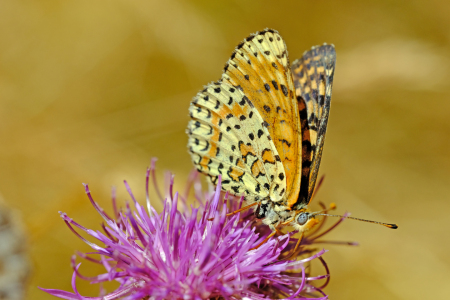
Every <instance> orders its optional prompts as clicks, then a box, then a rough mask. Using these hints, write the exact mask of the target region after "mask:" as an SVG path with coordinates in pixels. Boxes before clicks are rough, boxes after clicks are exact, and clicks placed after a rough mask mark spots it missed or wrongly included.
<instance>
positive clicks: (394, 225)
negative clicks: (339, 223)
mask: <svg viewBox="0 0 450 300" xmlns="http://www.w3.org/2000/svg"><path fill="white" fill-rule="evenodd" d="M313 215H314V216H327V217H339V218H346V219H352V220H357V221H362V222H367V223H374V224H379V225H383V226H386V227H387V228H392V229H397V228H398V226H397V224H389V223H383V222H377V221H372V220H366V219H360V218H354V217H348V216H341V215H329V214H322V213H315V214H313Z"/></svg>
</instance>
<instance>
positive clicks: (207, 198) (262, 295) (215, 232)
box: [41, 160, 329, 300]
mask: <svg viewBox="0 0 450 300" xmlns="http://www.w3.org/2000/svg"><path fill="white" fill-rule="evenodd" d="M150 176H152V178H153V182H154V187H155V189H156V191H157V193H158V195H160V198H161V200H162V201H163V211H162V212H161V213H159V214H158V213H157V212H156V210H155V209H154V208H153V207H152V205H151V204H150V200H149V179H150ZM146 183H147V184H146V192H147V194H146V195H147V210H146V209H145V208H144V207H143V206H141V205H140V204H139V203H138V202H137V200H136V199H135V197H134V195H133V193H132V192H131V189H130V187H129V186H128V184H127V183H126V182H125V186H126V188H127V190H128V193H129V194H130V197H131V199H132V202H133V204H134V207H135V209H132V208H131V207H130V205H129V203H127V205H126V209H125V210H124V211H118V209H117V207H116V200H115V196H114V193H113V207H114V212H115V216H114V218H113V217H110V216H108V215H107V214H106V213H105V212H104V211H103V209H101V208H100V207H99V206H98V205H97V203H96V202H95V201H94V199H93V197H92V195H91V193H90V190H89V187H88V185H85V191H86V194H87V196H88V198H89V200H90V201H91V203H92V205H93V206H94V208H95V209H96V210H97V212H98V213H99V214H100V215H101V216H102V217H103V219H104V221H105V225H103V226H102V227H103V232H102V231H98V230H97V231H95V230H91V229H87V228H85V227H83V226H82V225H80V224H78V223H77V222H75V221H74V220H72V219H71V218H70V217H68V216H67V215H66V214H65V213H61V212H60V215H61V217H62V218H63V220H64V221H65V223H66V224H67V226H68V227H69V228H70V230H71V231H72V232H73V233H74V234H75V235H76V236H78V237H79V238H80V239H82V240H83V241H84V242H85V243H87V244H88V245H89V246H90V247H92V249H94V251H95V252H94V253H90V254H99V255H100V257H101V259H100V260H96V259H94V258H92V257H91V256H90V254H83V253H78V255H79V256H80V257H81V258H84V259H86V260H88V261H90V262H93V263H97V264H101V265H103V267H104V268H105V273H103V274H100V275H98V276H95V277H86V276H84V275H82V274H81V273H80V271H79V268H80V264H77V263H76V262H75V257H72V268H73V270H74V272H73V276H72V288H73V293H71V292H67V291H62V290H54V289H44V288H41V290H43V291H45V292H47V293H49V294H51V295H53V296H56V297H59V298H63V299H77V300H79V299H119V298H121V299H130V300H134V299H155V300H156V299H214V298H215V299H221V298H223V299H244V298H251V299H271V298H272V299H273V298H276V299H280V298H287V297H288V298H289V299H309V297H312V298H318V299H328V297H327V296H326V295H325V293H324V292H323V291H322V288H323V287H324V286H326V284H327V283H328V280H329V272H328V267H327V266H326V264H325V262H324V261H323V259H322V257H321V256H322V255H323V254H324V253H325V250H321V251H318V252H316V253H314V252H312V250H311V249H308V248H305V247H301V248H300V249H302V250H301V251H300V253H298V254H297V255H296V256H293V257H294V258H299V257H302V259H298V260H292V259H291V260H290V259H286V258H288V257H287V256H289V255H290V254H289V253H290V251H291V250H292V249H293V248H294V245H295V243H296V240H295V239H293V238H291V235H290V234H287V235H284V236H280V237H277V238H272V239H270V240H269V241H268V242H266V243H265V244H263V245H262V246H261V247H259V248H257V249H254V250H252V248H253V247H255V246H256V245H258V244H259V243H260V242H261V241H262V240H263V239H264V238H265V236H267V234H269V232H267V226H266V225H263V224H261V223H258V222H257V221H256V220H255V218H254V216H253V214H252V212H251V211H244V212H241V213H238V214H235V215H232V216H228V217H227V216H226V214H227V213H230V212H233V211H235V210H237V209H239V208H240V207H241V206H242V204H243V198H240V199H239V198H236V197H231V196H229V195H228V194H225V195H223V193H221V192H220V189H221V183H220V179H219V183H218V185H217V187H216V189H215V191H211V192H209V193H203V192H202V190H201V185H200V182H199V180H198V178H197V176H196V173H193V174H192V175H191V176H190V179H189V184H188V188H187V190H186V192H185V193H184V195H183V196H181V195H180V194H179V193H178V192H177V193H175V194H173V177H172V178H171V179H170V184H169V188H168V192H167V195H166V197H165V199H164V200H163V198H162V197H161V193H160V192H159V188H158V186H157V184H156V179H155V160H153V161H152V165H151V167H150V168H149V169H147V175H146ZM191 186H194V194H195V200H196V205H195V206H193V205H191V206H190V208H188V203H187V202H186V200H187V195H188V194H189V189H190V187H191ZM180 207H181V208H180ZM211 218H213V220H212V221H211V220H208V219H211ZM77 230H79V231H84V232H85V233H87V234H88V235H90V236H91V237H93V238H94V239H96V240H97V241H98V242H99V243H101V244H103V245H100V244H99V243H94V242H90V241H88V240H86V239H85V238H83V237H82V236H81V235H80V234H79V233H78V232H77ZM313 235H314V233H313ZM317 237H318V236H317V234H316V238H317ZM316 238H314V237H312V236H311V235H310V236H308V237H306V238H304V240H303V241H302V245H309V244H312V243H314V242H315V239H316ZM305 255H309V256H307V257H304V256H305ZM314 259H319V260H320V261H321V262H322V263H323V264H324V266H325V269H326V271H327V274H324V275H322V276H317V277H309V276H308V275H307V271H306V268H307V266H308V263H309V262H310V261H312V260H314ZM77 277H78V278H80V279H83V280H87V281H89V282H91V283H102V282H105V281H112V280H115V281H117V282H119V283H120V286H119V287H118V288H117V289H116V290H115V291H113V292H111V293H108V294H105V293H104V295H103V296H100V297H83V296H81V295H80V294H79V292H78V291H77V288H76V278H77ZM320 279H327V281H326V283H325V284H324V285H322V287H315V286H314V285H313V283H314V281H317V280H320Z"/></svg>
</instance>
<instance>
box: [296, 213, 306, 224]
mask: <svg viewBox="0 0 450 300" xmlns="http://www.w3.org/2000/svg"><path fill="white" fill-rule="evenodd" d="M307 221H308V214H307V213H301V214H299V215H298V217H297V223H298V224H300V225H305V223H306V222H307Z"/></svg>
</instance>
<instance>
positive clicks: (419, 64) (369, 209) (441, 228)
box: [0, 0, 450, 299]
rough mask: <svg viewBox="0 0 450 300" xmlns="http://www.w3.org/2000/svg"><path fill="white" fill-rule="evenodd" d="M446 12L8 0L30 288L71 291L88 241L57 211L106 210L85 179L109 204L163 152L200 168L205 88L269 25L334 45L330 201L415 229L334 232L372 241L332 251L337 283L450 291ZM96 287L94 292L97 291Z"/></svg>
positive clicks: (340, 294) (16, 186)
mask: <svg viewBox="0 0 450 300" xmlns="http://www.w3.org/2000/svg"><path fill="white" fill-rule="evenodd" d="M448 15H450V2H448V1H438V0H430V1H418V0H410V1H382V0H379V1H372V0H369V1H356V0H348V1H334V0H333V1H332V0H323V1H308V0H296V1H282V2H280V1H279V2H274V1H256V0H254V1H237V0H236V1H182V0H179V1H175V0H167V1H156V0H154V1H150V0H134V1H124V0H108V1H106V0H99V1H87V0H77V1H73V0H69V1H67V0H52V1H51V0H34V1H30V0H3V1H1V2H0V124H1V126H0V145H1V146H0V192H1V193H2V195H3V196H4V198H5V200H6V202H7V203H8V204H9V205H10V206H12V207H15V208H17V209H19V210H20V211H21V212H22V215H23V217H24V220H25V222H26V225H27V229H28V232H29V241H30V244H31V245H30V255H31V258H32V261H33V273H32V278H31V280H30V282H29V287H28V298H29V299H50V296H48V295H45V294H44V293H43V292H41V291H39V290H38V289H37V288H36V286H37V285H39V286H45V287H52V288H59V289H66V290H70V277H71V273H72V271H71V269H70V266H69V256H70V255H71V254H72V253H73V251H74V249H82V250H83V251H87V250H88V249H87V248H85V249H83V248H82V247H83V245H82V244H81V242H80V241H78V240H77V239H75V238H74V239H73V240H68V239H67V236H70V235H68V234H67V228H66V227H65V226H63V224H62V221H61V219H60V218H59V215H58V214H57V211H58V210H63V211H65V212H67V213H69V214H70V215H71V216H73V217H74V218H77V220H79V221H80V223H83V224H86V226H87V227H93V228H96V226H97V225H98V223H99V222H101V220H99V219H98V217H97V214H95V213H94V212H93V211H92V208H91V207H90V205H89V202H88V200H87V198H86V197H85V195H84V194H83V187H82V185H81V182H88V183H89V184H90V187H91V188H92V192H93V193H94V195H95V198H96V199H103V200H102V201H103V202H101V204H102V203H109V188H110V185H111V184H115V185H120V184H121V181H122V180H123V179H125V178H126V179H127V180H128V181H129V182H130V184H131V185H132V187H139V186H143V184H144V181H143V179H142V178H143V176H142V175H143V174H144V172H145V167H146V166H147V165H148V164H149V160H150V157H151V156H157V157H159V166H160V170H162V169H163V168H167V169H171V170H172V171H173V172H174V173H175V174H176V175H177V176H178V177H180V178H181V179H184V178H185V177H186V176H187V174H188V172H189V171H190V170H191V168H192V165H191V163H190V161H189V155H188V154H187V151H186V142H187V138H186V136H185V133H184V130H185V126H186V124H187V121H188V116H187V108H188V106H189V101H190V100H191V98H192V97H193V96H194V95H195V94H196V92H197V91H198V90H199V89H201V88H202V86H203V85H205V84H206V83H208V82H211V81H213V80H217V79H218V78H219V76H220V74H221V70H222V67H223V65H224V64H225V62H226V60H227V59H228V57H229V55H230V54H231V52H232V50H233V49H234V47H235V46H236V45H237V44H238V43H239V42H240V41H241V40H243V39H244V38H245V37H246V36H247V35H248V34H250V33H252V32H256V31H257V30H261V29H264V28H266V27H271V28H274V29H277V30H278V31H279V32H280V33H281V35H282V36H283V37H284V39H285V40H286V43H287V46H288V49H289V54H290V58H291V61H292V60H293V59H295V58H297V57H299V56H300V55H301V54H302V53H303V51H305V50H307V49H309V48H310V47H311V46H312V45H316V44H322V43H323V42H327V43H333V44H335V46H336V52H337V66H336V73H335V83H334V90H333V93H334V94H333V98H332V99H333V100H332V107H331V118H330V121H329V125H328V133H327V141H326V145H325V150H324V155H323V160H322V167H321V173H322V174H326V177H327V178H326V180H325V183H324V186H323V187H322V188H321V190H320V192H319V193H318V194H317V199H316V200H321V201H324V202H325V203H329V202H336V203H337V204H338V212H339V213H343V212H344V211H345V210H349V211H351V212H352V213H353V216H357V217H363V218H369V219H375V220H379V221H386V222H395V223H398V224H399V229H398V230H396V231H394V230H388V229H386V228H382V227H377V226H374V225H369V224H364V223H357V222H352V221H348V222H345V224H343V225H342V228H341V229H340V230H338V231H336V232H334V233H333V234H332V235H334V237H335V238H336V239H338V240H345V239H346V240H357V241H359V242H360V243H361V246H360V247H357V248H355V247H353V248H347V247H338V246H336V247H333V248H332V251H330V252H328V253H327V254H326V255H325V258H326V260H327V262H328V264H329V266H330V268H331V275H332V280H331V283H330V286H329V287H328V288H327V293H328V294H330V296H331V297H332V298H339V299H345V298H349V299H353V298H356V297H357V296H359V297H361V298H364V299H383V298H386V299H422V298H436V299H443V298H445V297H446V296H447V295H448V294H449V293H450V290H449V287H448V284H447V281H448V278H449V275H450V260H449V258H448V255H447V253H446V252H447V249H448V248H449V246H450V242H449V240H448V239H446V238H445V237H446V236H447V235H448V233H447V231H448V228H449V226H450V219H449V218H448V216H447V215H448V212H449V211H450V201H449V200H448V198H449V195H450V185H449V183H450V182H449V181H450V180H449V178H450V151H448V149H449V148H450V138H449V135H450V101H449V100H450V99H449V98H450V80H449V78H450V56H449V53H450V43H449V42H450V34H449V32H450V30H449V29H450V18H448ZM160 175H161V176H162V172H160ZM183 181H184V180H179V181H178V182H183ZM135 190H143V189H140V188H135ZM138 196H140V197H141V198H142V196H143V195H138ZM125 198H126V193H125V191H121V192H120V193H119V199H120V200H123V199H125ZM99 201H100V200H99ZM102 206H104V207H108V205H106V204H105V205H102ZM328 248H329V247H328ZM81 271H82V272H84V274H86V275H90V274H95V272H94V271H92V272H89V271H90V270H89V269H83V265H82V266H81ZM316 271H317V272H318V273H319V272H320V271H321V270H316ZM313 272H314V270H313ZM80 291H81V292H82V293H83V294H89V293H90V294H91V295H93V296H94V295H97V293H98V287H93V286H86V285H85V286H83V285H80Z"/></svg>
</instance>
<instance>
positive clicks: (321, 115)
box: [187, 29, 336, 232]
mask: <svg viewBox="0 0 450 300" xmlns="http://www.w3.org/2000/svg"><path fill="white" fill-rule="evenodd" d="M335 63H336V52H335V49H334V46H333V45H326V44H324V45H323V46H319V47H313V48H312V49H311V50H310V51H307V52H305V53H304V54H303V57H302V58H300V59H298V60H296V61H294V63H293V64H292V66H291V65H290V63H289V56H288V52H287V49H286V44H285V42H284V40H283V39H282V38H281V36H280V35H279V33H278V32H277V31H275V30H273V29H266V30H264V31H260V32H257V33H255V34H252V35H250V36H249V37H247V38H246V39H245V40H244V41H243V42H242V43H240V44H239V45H238V46H237V48H236V49H235V51H234V52H233V54H232V55H231V58H230V59H229V60H228V62H227V64H226V65H225V68H224V71H223V74H222V78H221V79H220V80H219V81H217V82H213V83H211V84H209V85H207V86H206V87H205V88H204V89H203V90H202V91H200V92H199V93H198V94H197V95H196V96H195V97H194V99H193V101H192V102H191V104H190V107H189V113H190V117H191V120H190V121H189V124H188V129H187V133H188V136H189V141H188V148H189V152H190V154H191V157H192V161H193V163H194V165H195V167H196V168H197V170H198V171H199V172H201V173H204V174H206V175H207V176H208V177H209V179H210V180H211V182H212V183H213V184H217V180H218V176H219V175H221V176H222V189H223V190H224V191H228V192H229V193H231V194H233V195H238V196H239V195H244V196H245V199H246V201H247V203H249V204H250V205H256V204H257V205H258V207H257V208H256V210H255V214H256V216H257V217H258V218H261V219H262V220H263V222H264V223H265V224H267V225H268V226H269V227H270V228H271V229H272V230H273V231H275V230H276V227H278V226H279V225H280V224H284V225H287V224H289V225H291V226H293V227H294V228H295V229H296V230H297V231H300V232H303V231H306V230H308V229H310V228H311V227H313V226H314V225H315V224H316V223H317V222H318V221H317V220H316V219H315V218H314V215H313V214H311V213H310V212H309V210H308V204H309V202H310V201H311V198H312V196H313V194H314V188H315V185H316V181H317V175H318V172H319V166H320V161H321V157H322V150H323V145H324V142H325V133H326V130H327V124H328V116H329V112H330V102H331V90H332V84H333V76H334V69H335Z"/></svg>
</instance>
